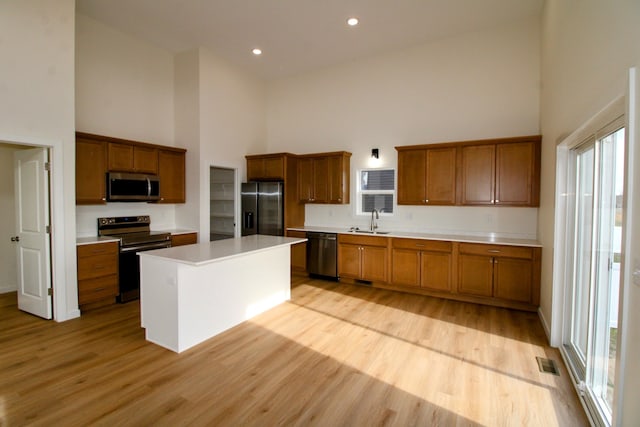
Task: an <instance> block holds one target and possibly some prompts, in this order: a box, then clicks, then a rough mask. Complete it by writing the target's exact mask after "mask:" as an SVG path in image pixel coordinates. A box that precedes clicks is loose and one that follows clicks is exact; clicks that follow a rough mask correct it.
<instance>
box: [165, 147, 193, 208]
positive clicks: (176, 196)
mask: <svg viewBox="0 0 640 427" xmlns="http://www.w3.org/2000/svg"><path fill="white" fill-rule="evenodd" d="M185 157H186V150H181V149H180V150H177V149H176V150H159V151H158V171H159V173H158V176H159V177H160V200H159V201H158V203H184V202H185V201H186V194H185Z"/></svg>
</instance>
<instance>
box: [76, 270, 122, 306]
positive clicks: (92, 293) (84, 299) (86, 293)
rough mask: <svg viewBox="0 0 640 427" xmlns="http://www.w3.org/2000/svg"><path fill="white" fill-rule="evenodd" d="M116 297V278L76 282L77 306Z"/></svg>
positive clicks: (113, 275) (113, 276)
mask: <svg viewBox="0 0 640 427" xmlns="http://www.w3.org/2000/svg"><path fill="white" fill-rule="evenodd" d="M116 295H118V276H117V275H115V274H112V275H110V276H105V277H99V278H97V279H87V280H79V281H78V304H80V305H82V304H89V303H92V302H96V301H100V300H103V299H106V298H109V297H115V296H116Z"/></svg>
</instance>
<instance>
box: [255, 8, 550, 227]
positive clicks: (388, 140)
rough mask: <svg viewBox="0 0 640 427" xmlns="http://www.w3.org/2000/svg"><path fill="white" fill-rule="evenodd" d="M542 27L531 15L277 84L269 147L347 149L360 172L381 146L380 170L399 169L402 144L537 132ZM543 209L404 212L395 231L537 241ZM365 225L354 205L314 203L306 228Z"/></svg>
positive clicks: (271, 96) (271, 94)
mask: <svg viewBox="0 0 640 427" xmlns="http://www.w3.org/2000/svg"><path fill="white" fill-rule="evenodd" d="M539 25H540V23H539V20H538V19H527V20H525V21H520V22H514V23H512V24H510V25H507V26H504V27H500V28H494V29H491V30H486V31H482V32H477V33H470V34H464V35H460V36H457V37H454V38H448V39H443V40H439V41H435V42H432V43H428V44H424V45H420V46H416V47H413V48H409V49H405V50H401V51H397V52H393V53H389V54H386V55H380V56H375V57H371V58H368V59H365V60H360V61H354V62H351V63H346V64H342V65H340V66H335V67H330V68H326V69H322V70H318V71H315V72H311V73H308V74H304V75H300V76H296V77H292V78H287V79H282V80H278V81H275V82H273V83H270V84H269V86H268V98H267V99H268V104H267V143H268V151H270V152H278V151H290V152H293V153H312V152H323V151H335V150H347V151H350V152H352V153H353V157H352V158H351V167H352V171H353V172H354V173H355V171H356V170H357V169H360V168H364V167H368V166H369V157H370V152H371V149H372V148H379V149H380V156H381V162H380V163H379V166H381V167H396V164H397V161H396V159H397V155H396V151H395V149H394V147H395V146H399V145H411V144H426V143H437V142H446V141H460V140H468V139H484V138H493V137H509V136H519V135H533V134H538V133H539V131H540V130H539V93H540V74H539V70H540V58H539V43H540V38H539V37H540V30H539ZM353 185H355V179H352V191H351V194H352V196H353V195H354V194H355V193H354V188H353ZM352 203H353V200H352ZM345 210H346V211H345ZM536 211H537V210H536V209H491V208H488V209H480V210H477V209H469V208H460V207H458V208H456V207H447V208H442V207H400V208H398V215H397V216H396V217H395V218H394V220H393V226H394V227H396V228H402V229H410V230H425V229H429V230H432V229H434V230H442V231H444V232H451V231H457V232H466V233H476V232H477V233H485V232H488V231H494V232H497V233H498V234H503V235H513V234H514V233H515V234H516V235H517V236H519V237H525V238H536V227H537V212H536ZM330 213H333V216H330ZM363 220H364V219H363V218H356V217H354V216H353V214H352V210H349V208H348V207H347V208H346V209H345V208H344V207H340V206H336V207H333V208H327V207H322V206H308V207H307V217H306V222H307V224H313V225H319V224H317V223H318V222H321V223H333V224H336V223H337V222H338V221H339V222H340V224H342V225H347V226H349V225H353V224H354V223H358V222H362V221H363ZM390 221H391V220H387V222H390ZM381 226H383V227H384V221H382V222H381Z"/></svg>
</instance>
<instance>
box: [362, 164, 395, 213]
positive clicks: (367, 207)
mask: <svg viewBox="0 0 640 427" xmlns="http://www.w3.org/2000/svg"><path fill="white" fill-rule="evenodd" d="M395 176H396V171H395V169H363V170H361V171H360V172H359V175H358V201H357V207H358V214H366V213H371V212H372V211H373V210H374V209H376V210H377V211H378V212H379V213H382V214H391V213H393V205H394V200H395V195H396V180H395Z"/></svg>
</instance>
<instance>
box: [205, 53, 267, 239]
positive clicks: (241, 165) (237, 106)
mask: <svg viewBox="0 0 640 427" xmlns="http://www.w3.org/2000/svg"><path fill="white" fill-rule="evenodd" d="M200 52H201V55H200V96H201V103H200V108H201V110H200V186H201V188H202V189H203V191H202V192H201V193H200V207H201V221H200V231H201V233H202V235H203V236H208V235H209V232H210V226H211V223H210V220H209V204H210V203H209V179H210V176H209V168H210V167H211V166H218V167H225V168H231V169H235V170H236V171H237V174H236V185H237V186H238V187H237V188H238V191H236V194H239V189H240V186H239V184H240V183H241V182H242V181H244V179H245V178H246V163H247V162H246V159H245V157H244V156H245V155H246V154H252V153H264V152H266V149H267V147H266V143H265V133H266V113H265V111H266V104H265V101H266V100H265V87H264V83H262V82H261V81H259V80H257V79H256V78H254V77H252V76H250V75H248V74H246V73H245V72H243V71H241V70H239V69H237V68H235V67H233V66H231V65H230V64H228V63H227V62H225V61H222V60H220V59H219V58H217V57H216V56H214V55H213V54H211V53H210V52H208V51H207V50H204V49H202V50H201V51H200ZM236 202H237V208H236V211H237V212H239V200H236ZM236 224H238V221H237V220H236ZM236 228H237V227H236Z"/></svg>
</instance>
